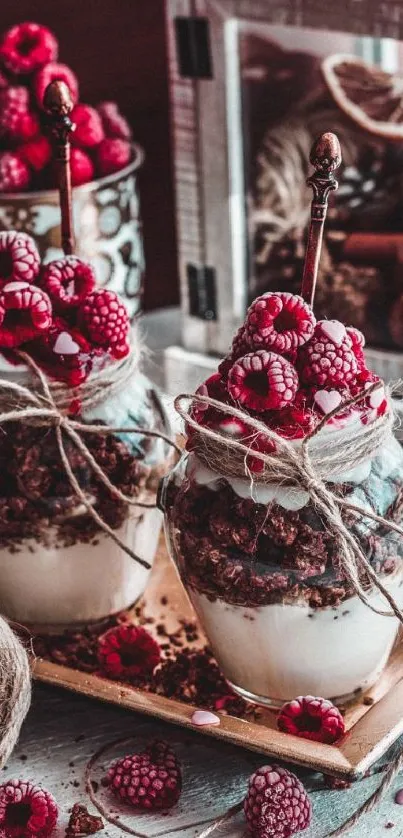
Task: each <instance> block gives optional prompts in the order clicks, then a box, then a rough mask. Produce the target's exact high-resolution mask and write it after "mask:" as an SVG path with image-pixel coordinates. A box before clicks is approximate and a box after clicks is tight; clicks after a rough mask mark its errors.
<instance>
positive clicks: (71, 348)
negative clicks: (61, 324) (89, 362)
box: [53, 332, 80, 355]
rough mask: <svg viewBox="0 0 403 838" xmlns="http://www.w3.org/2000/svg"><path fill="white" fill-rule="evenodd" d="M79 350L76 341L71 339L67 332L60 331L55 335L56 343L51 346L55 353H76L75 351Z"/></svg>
mask: <svg viewBox="0 0 403 838" xmlns="http://www.w3.org/2000/svg"><path fill="white" fill-rule="evenodd" d="M79 351H80V347H79V345H78V343H76V342H75V340H73V338H72V337H71V335H69V333H68V332H60V335H58V336H57V340H56V343H55V345H54V347H53V352H55V353H56V355H77V352H79Z"/></svg>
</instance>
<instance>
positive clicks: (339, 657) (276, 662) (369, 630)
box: [190, 575, 403, 702]
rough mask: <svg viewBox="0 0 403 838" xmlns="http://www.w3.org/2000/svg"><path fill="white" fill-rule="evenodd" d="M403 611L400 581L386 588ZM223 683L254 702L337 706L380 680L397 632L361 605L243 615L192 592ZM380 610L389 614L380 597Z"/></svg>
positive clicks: (263, 609)
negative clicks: (308, 698)
mask: <svg viewBox="0 0 403 838" xmlns="http://www.w3.org/2000/svg"><path fill="white" fill-rule="evenodd" d="M386 584H387V586H388V588H389V590H390V591H391V592H392V594H393V595H394V597H395V598H396V600H397V602H398V603H399V604H400V606H403V584H402V576H401V575H399V577H394V579H393V580H392V579H390V580H389V581H388V582H387V583H386ZM190 595H191V599H192V602H193V605H194V607H195V610H196V611H197V613H198V615H199V619H200V621H201V623H202V625H203V627H204V629H205V631H206V634H207V637H208V639H209V643H210V645H211V647H212V649H213V653H214V655H215V657H216V658H217V660H218V663H219V664H220V666H221V668H222V670H223V673H224V675H225V676H226V678H228V680H229V681H231V683H232V684H234V685H235V686H238V687H240V688H241V689H243V690H246V691H247V692H248V693H251V694H252V695H255V696H260V697H263V698H266V699H267V698H268V699H272V700H274V701H276V702H282V701H285V700H287V699H291V698H295V696H297V695H320V696H322V697H323V698H332V699H334V698H339V697H343V696H347V695H350V694H351V693H354V691H355V690H357V689H363V690H365V689H367V688H369V687H370V686H371V685H372V684H374V683H375V681H376V680H377V679H378V677H379V675H380V674H381V672H382V670H383V668H384V666H385V664H386V662H387V659H388V657H389V654H390V651H391V649H392V646H393V643H394V641H395V639H396V635H397V631H398V621H397V620H396V618H394V617H385V616H382V615H379V614H375V613H374V612H373V611H371V609H370V608H368V606H366V605H364V603H363V602H361V600H360V599H359V598H358V597H357V596H354V597H350V599H348V600H346V601H345V602H343V603H341V605H339V606H337V607H335V608H330V607H329V608H319V609H315V610H314V609H312V608H310V607H309V606H308V605H306V604H303V605H288V604H287V605H265V606H260V607H254V608H246V607H244V606H240V605H229V604H227V603H225V602H224V601H223V600H222V599H217V600H215V601H214V602H210V600H209V599H208V598H207V596H205V594H200V593H198V592H197V591H194V590H192V591H190ZM372 601H373V602H374V603H376V607H378V608H381V609H384V610H389V606H388V605H387V604H386V603H385V602H384V601H383V600H382V598H381V597H380V596H379V595H374V596H373V599H372Z"/></svg>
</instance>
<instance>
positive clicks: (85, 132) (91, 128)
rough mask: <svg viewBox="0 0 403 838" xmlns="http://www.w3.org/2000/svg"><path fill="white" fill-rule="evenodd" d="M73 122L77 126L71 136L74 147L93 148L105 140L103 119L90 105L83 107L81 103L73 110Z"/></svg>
mask: <svg viewBox="0 0 403 838" xmlns="http://www.w3.org/2000/svg"><path fill="white" fill-rule="evenodd" d="M71 120H72V122H74V125H75V130H74V131H73V133H72V135H71V142H72V143H73V145H78V146H82V147H83V148H91V147H92V146H96V145H98V144H99V143H100V142H101V140H103V138H104V136H105V134H104V129H103V127H102V121H101V117H100V116H99V113H98V112H97V111H96V110H95V108H91V106H90V105H83V104H81V102H80V104H78V105H76V106H75V107H74V108H73V110H72V112H71Z"/></svg>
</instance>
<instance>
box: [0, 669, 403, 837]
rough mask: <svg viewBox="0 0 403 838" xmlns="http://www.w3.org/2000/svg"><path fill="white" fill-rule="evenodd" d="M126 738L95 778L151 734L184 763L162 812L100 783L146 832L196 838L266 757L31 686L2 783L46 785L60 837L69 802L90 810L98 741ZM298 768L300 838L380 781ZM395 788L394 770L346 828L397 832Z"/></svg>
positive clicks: (402, 824)
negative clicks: (326, 777)
mask: <svg viewBox="0 0 403 838" xmlns="http://www.w3.org/2000/svg"><path fill="white" fill-rule="evenodd" d="M125 736H133V743H132V744H130V745H129V746H128V747H126V748H122V747H115V748H114V749H112V750H111V752H110V754H108V755H107V756H105V757H104V758H103V760H101V763H100V766H99V770H97V769H96V770H95V771H94V778H95V779H96V780H98V781H99V780H101V778H102V776H104V775H105V770H106V768H107V766H108V764H109V762H110V761H112V760H113V759H115V758H117V757H119V756H122V755H123V754H124V753H130V752H131V751H132V752H135V751H137V750H139V749H141V747H142V746H143V744H144V743H145V742H147V741H149V740H150V739H151V738H152V737H154V736H158V737H163V738H165V739H168V740H169V741H170V742H171V743H172V745H173V747H174V748H175V750H176V752H177V754H178V756H179V758H180V760H181V763H182V766H183V780H184V782H183V792H182V796H181V799H180V801H179V803H178V805H177V806H175V807H174V808H173V809H172V810H171V812H170V813H169V814H168V815H157V816H152V815H149V814H146V815H141V816H138V815H132V814H131V813H130V810H128V809H127V808H125V807H124V806H119V804H117V803H116V801H115V799H114V798H113V797H112V796H111V795H110V792H109V791H108V790H107V789H103V788H102V786H100V790H99V791H98V792H97V793H98V794H100V795H101V796H102V800H103V802H104V803H107V804H108V809H109V810H110V811H113V812H114V813H115V814H116V813H117V812H118V813H119V815H120V816H121V818H122V820H123V821H125V822H127V823H129V824H130V825H131V826H132V828H134V829H136V828H137V829H139V830H140V831H141V832H142V833H143V834H146V835H147V836H150V838H156V836H170V838H196V836H197V835H198V833H199V832H200V831H201V830H202V828H203V827H202V824H203V823H206V821H207V822H208V821H209V820H210V819H211V818H213V817H215V816H216V815H218V814H220V813H221V812H223V811H225V810H226V809H227V808H228V807H229V806H231V805H233V804H234V803H236V802H237V801H238V800H240V799H242V797H243V796H244V793H245V788H246V783H247V779H248V776H249V775H250V774H251V772H252V771H253V770H254V769H255V768H257V767H258V766H259V765H262V764H265V763H266V762H267V759H264V758H263V757H259V755H258V754H254V753H251V752H249V751H245V750H243V749H241V748H237V747H233V746H229V745H224V744H222V743H217V742H215V741H214V740H212V739H210V738H208V737H204V736H203V735H202V734H201V733H200V732H198V731H195V732H194V733H193V732H192V731H190V732H189V731H184V730H182V729H180V728H176V727H174V726H172V725H168V724H164V723H162V722H154V721H153V720H152V719H146V718H144V717H142V716H139V715H137V714H134V713H131V712H130V711H128V710H123V709H120V708H118V707H114V706H111V705H106V704H102V703H101V702H97V701H93V700H90V699H87V698H83V697H82V696H78V695H75V694H72V693H69V692H64V691H63V690H60V689H56V688H54V687H48V686H44V685H40V684H36V685H35V687H34V696H33V702H32V707H31V710H30V712H29V714H28V717H27V719H26V722H25V724H24V726H23V730H22V733H21V737H20V741H19V743H18V745H17V747H16V749H15V751H14V754H13V756H12V757H11V758H10V760H9V762H8V765H7V766H5V767H4V769H3V771H2V775H3V781H4V780H5V779H6V778H12V777H13V778H18V777H20V778H22V779H29V780H32V781H33V782H35V783H41V784H43V786H45V787H46V788H48V789H49V790H50V791H51V792H52V793H53V794H54V796H55V797H56V800H57V801H58V803H59V807H60V820H59V826H58V828H57V831H56V832H55V838H61V836H62V835H64V829H65V826H66V824H67V821H68V810H69V809H70V808H71V806H72V805H73V804H74V803H77V802H84V803H86V804H88V806H89V809H90V811H95V810H94V809H93V807H92V806H91V804H90V802H89V801H88V799H87V796H86V793H85V788H84V781H83V780H84V768H85V766H86V763H87V761H88V759H89V758H90V757H91V755H92V754H93V753H94V752H95V751H97V750H98V748H100V747H101V746H103V745H104V744H107V743H108V742H111V741H113V740H114V739H116V738H118V737H125ZM402 744H403V743H400V746H402ZM298 773H299V774H300V776H301V778H302V779H303V782H304V784H305V785H306V787H307V788H309V789H311V799H312V802H313V809H314V819H313V824H312V827H311V828H310V829H309V830H307V831H306V832H304V833H302V834H303V835H304V836H306V838H322V836H326V835H327V834H328V833H329V832H330V831H331V829H332V828H335V827H336V826H337V825H338V824H339V823H340V822H343V821H344V820H345V819H346V817H347V816H348V815H349V814H351V813H352V812H353V811H354V809H355V808H356V807H357V806H358V805H359V804H360V803H362V802H363V800H364V799H365V798H366V797H367V796H369V794H370V793H371V792H372V791H373V790H374V789H375V787H376V786H377V784H378V783H379V781H380V777H379V775H378V776H373V777H370V778H368V779H367V780H363V781H360V782H356V783H354V784H353V786H352V787H351V788H349V789H346V790H343V791H329V790H327V789H325V788H324V784H323V777H322V776H320V775H310V774H306V773H304V772H299V771H298ZM380 776H382V775H380ZM402 786H403V776H402V775H400V778H398V779H397V780H396V782H395V784H394V787H393V789H392V790H391V791H389V792H388V793H387V795H386V797H385V799H384V801H383V802H382V804H381V805H380V806H379V808H378V810H377V811H376V812H373V813H372V814H370V815H367V816H366V817H365V818H364V819H363V820H362V822H361V823H360V824H359V826H358V827H357V828H356V829H355V830H354V831H353V832H350V835H351V838H380V836H384V837H385V838H386V836H388V835H389V836H391V838H397V836H403V807H402V806H398V805H397V804H396V803H394V794H395V793H396V790H397V789H399V788H400V787H402ZM389 822H392V823H393V824H394V826H393V828H389V829H388V828H386V824H387V823H389ZM243 833H244V829H243V824H242V818H239V819H238V820H236V821H233V822H232V823H231V824H230V825H229V826H228V828H226V829H225V830H221V831H220V832H218V833H217V836H221V838H223V836H225V837H226V838H227V836H228V838H229V836H231V838H241V836H242V835H243ZM101 834H104V835H105V838H106V836H110V838H115V837H116V836H118V835H121V834H123V833H122V831H121V830H120V829H119V828H118V827H115V826H111V825H109V824H106V828H105V830H104V833H101Z"/></svg>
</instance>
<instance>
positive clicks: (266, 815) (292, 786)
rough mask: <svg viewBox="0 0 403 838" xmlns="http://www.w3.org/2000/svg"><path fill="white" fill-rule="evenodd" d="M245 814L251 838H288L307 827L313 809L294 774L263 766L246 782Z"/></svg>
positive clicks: (275, 767) (278, 768) (284, 769)
mask: <svg viewBox="0 0 403 838" xmlns="http://www.w3.org/2000/svg"><path fill="white" fill-rule="evenodd" d="M244 813H245V818H246V820H247V823H248V827H249V834H250V835H251V838H289V836H290V835H293V833H294V832H299V831H300V830H302V829H306V828H307V826H309V824H310V822H311V817H312V807H311V802H310V800H309V797H308V795H307V793H306V791H305V789H304V787H303V785H302V783H301V782H300V780H299V779H298V777H296V776H295V774H292V773H291V771H287V769H286V768H281V766H280V765H263V766H262V768H258V770H257V771H255V773H254V774H252V776H251V777H250V779H249V787H248V794H247V796H246V798H245V802H244Z"/></svg>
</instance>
